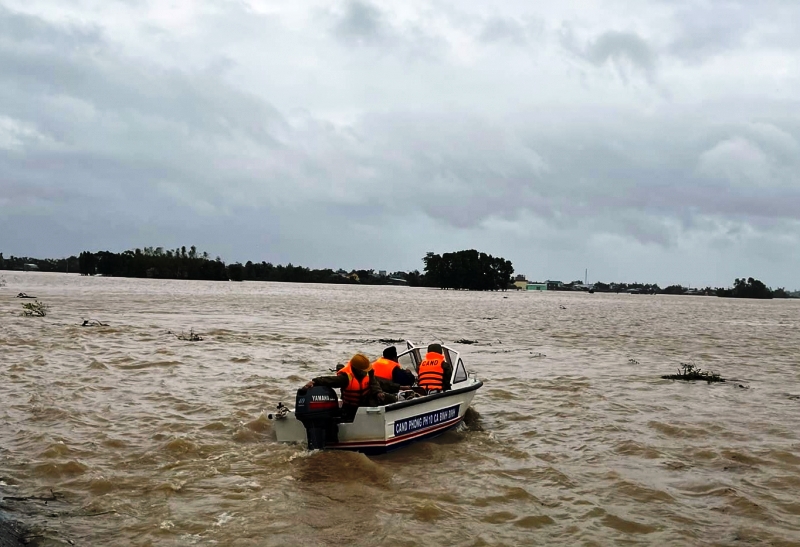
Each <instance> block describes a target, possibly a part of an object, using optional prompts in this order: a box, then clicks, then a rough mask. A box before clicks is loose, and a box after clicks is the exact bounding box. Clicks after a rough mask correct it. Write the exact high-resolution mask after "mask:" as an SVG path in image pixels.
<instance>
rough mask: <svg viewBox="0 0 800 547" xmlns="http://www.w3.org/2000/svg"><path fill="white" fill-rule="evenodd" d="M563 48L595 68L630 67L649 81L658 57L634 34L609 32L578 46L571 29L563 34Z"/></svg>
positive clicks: (645, 42)
mask: <svg viewBox="0 0 800 547" xmlns="http://www.w3.org/2000/svg"><path fill="white" fill-rule="evenodd" d="M561 43H562V44H563V45H564V47H565V48H566V49H567V50H569V51H572V52H573V53H575V54H576V55H578V56H580V57H581V58H583V59H585V60H586V61H589V62H590V63H592V64H593V65H595V66H601V65H603V64H605V63H608V62H612V63H615V65H616V66H618V67H624V66H626V64H630V65H631V66H633V67H634V68H636V69H638V70H640V71H641V72H643V73H644V74H645V75H646V76H647V77H648V78H652V76H653V73H654V72H655V69H656V62H657V57H658V56H657V54H656V52H655V51H654V50H653V48H652V47H651V46H650V45H649V44H648V43H647V41H645V40H644V39H643V38H642V37H641V36H639V35H638V34H636V33H635V32H622V31H615V30H609V31H606V32H603V33H602V34H600V35H599V36H597V37H595V38H592V39H590V40H588V41H587V42H586V43H585V44H580V43H579V41H578V39H577V38H576V37H575V35H574V33H573V31H572V29H571V28H570V27H569V26H567V27H565V28H564V29H563V30H562V34H561Z"/></svg>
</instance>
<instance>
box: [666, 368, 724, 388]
mask: <svg viewBox="0 0 800 547" xmlns="http://www.w3.org/2000/svg"><path fill="white" fill-rule="evenodd" d="M681 369H682V370H681ZM681 369H679V370H678V374H668V375H665V376H662V377H661V378H663V379H664V380H705V381H706V382H708V383H709V384H710V383H711V382H724V381H725V379H724V378H722V377H720V375H719V374H717V373H715V372H708V371H705V370H700V368H698V367H696V366H695V365H694V363H681Z"/></svg>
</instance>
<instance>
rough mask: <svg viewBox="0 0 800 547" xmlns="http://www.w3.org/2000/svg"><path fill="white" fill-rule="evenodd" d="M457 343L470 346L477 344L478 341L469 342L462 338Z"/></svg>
mask: <svg viewBox="0 0 800 547" xmlns="http://www.w3.org/2000/svg"><path fill="white" fill-rule="evenodd" d="M455 343H456V344H467V345H470V344H477V343H478V341H477V340H467V339H466V338H462V339H460V340H456V341H455Z"/></svg>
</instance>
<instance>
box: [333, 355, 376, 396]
mask: <svg viewBox="0 0 800 547" xmlns="http://www.w3.org/2000/svg"><path fill="white" fill-rule="evenodd" d="M337 374H344V375H345V376H347V378H348V379H349V380H350V383H349V384H347V387H343V388H342V404H343V405H348V406H360V405H361V401H363V400H364V399H365V398H366V396H367V395H368V394H369V373H367V374H365V375H364V377H363V378H362V379H361V380H359V379H358V378H356V377H355V375H353V369H352V368H350V363H347V364H346V365H345V366H344V368H342V369H341V370H340V371H339V372H337Z"/></svg>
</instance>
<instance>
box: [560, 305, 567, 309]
mask: <svg viewBox="0 0 800 547" xmlns="http://www.w3.org/2000/svg"><path fill="white" fill-rule="evenodd" d="M558 307H559V308H561V309H562V310H566V309H567V307H566V306H562V305H561V304H559V306H558Z"/></svg>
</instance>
